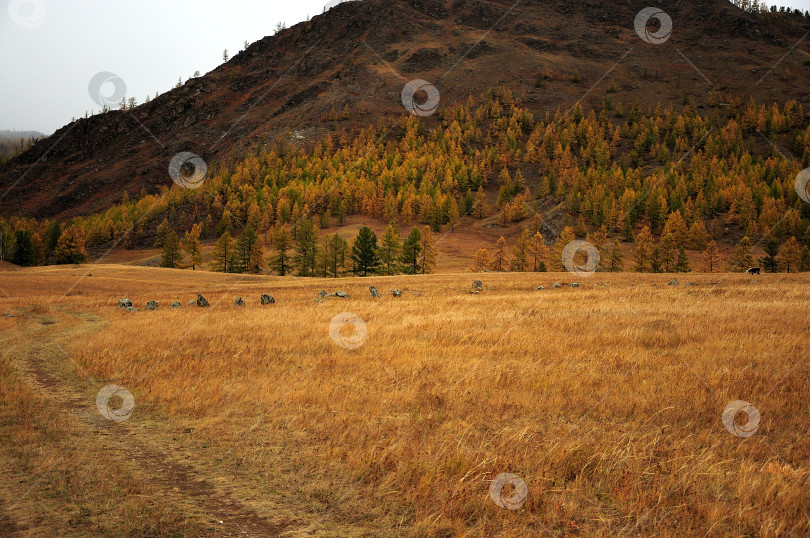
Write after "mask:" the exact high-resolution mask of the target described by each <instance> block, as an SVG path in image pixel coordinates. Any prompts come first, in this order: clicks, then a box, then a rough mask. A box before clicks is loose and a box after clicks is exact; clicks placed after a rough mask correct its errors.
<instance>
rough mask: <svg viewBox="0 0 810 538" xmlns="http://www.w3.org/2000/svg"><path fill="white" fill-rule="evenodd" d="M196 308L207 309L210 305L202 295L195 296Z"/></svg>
mask: <svg viewBox="0 0 810 538" xmlns="http://www.w3.org/2000/svg"><path fill="white" fill-rule="evenodd" d="M197 306H201V307H208V306H211V305H210V304H208V301H207V300H206V299H205V297H203V296H202V295H197Z"/></svg>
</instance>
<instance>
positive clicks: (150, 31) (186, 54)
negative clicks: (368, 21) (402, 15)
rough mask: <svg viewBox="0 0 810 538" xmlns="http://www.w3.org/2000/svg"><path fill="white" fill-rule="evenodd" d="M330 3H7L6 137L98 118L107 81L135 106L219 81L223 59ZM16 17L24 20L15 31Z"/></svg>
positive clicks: (0, 26) (0, 99)
mask: <svg viewBox="0 0 810 538" xmlns="http://www.w3.org/2000/svg"><path fill="white" fill-rule="evenodd" d="M327 3H328V0H298V1H296V2H281V1H278V0H271V1H268V0H264V1H259V0H230V1H228V2H224V1H221V0H219V1H213V0H194V1H191V0H171V1H170V2H165V1H158V0H138V1H132V0H128V1H120V0H119V1H114V2H111V1H103V0H70V1H63V0H44V1H39V0H25V1H20V0H0V6H2V8H0V50H2V51H3V58H2V60H0V81H2V83H0V129H14V130H36V131H42V132H44V133H46V134H51V133H52V132H53V131H55V130H56V129H58V128H60V127H62V126H63V125H65V124H66V123H68V122H70V120H71V118H72V117H74V116H75V117H79V116H84V113H85V111H90V110H91V109H95V110H98V109H99V108H100V107H99V105H97V104H96V103H95V102H93V100H92V99H91V98H90V95H89V93H88V90H87V86H88V83H89V82H90V79H91V78H92V77H93V76H94V75H95V74H96V73H98V72H100V71H109V72H112V73H115V74H116V75H118V76H119V77H121V79H123V80H124V82H125V83H126V86H127V97H135V98H136V99H137V100H138V102H139V103H141V102H143V101H144V99H145V98H146V96H147V94H148V95H150V96H154V95H155V92H156V91H159V92H160V93H165V92H166V91H168V90H170V89H171V88H172V87H173V86H174V85H175V84H176V83H177V79H178V77H182V79H183V82H185V81H186V80H187V79H188V78H189V77H191V76H192V75H193V73H194V71H200V73H201V74H205V73H206V72H208V71H211V70H212V69H214V68H215V67H217V66H218V65H220V64H221V63H222V52H223V50H224V49H228V52H229V55H231V56H233V55H234V54H235V53H237V52H239V51H240V50H241V49H242V48H243V46H244V42H245V40H247V41H248V42H251V43H252V42H254V41H257V40H259V39H261V38H263V37H265V36H268V35H272V34H273V33H274V30H275V27H276V24H278V23H279V22H285V23H286V24H287V26H292V25H293V24H296V23H298V22H301V21H304V20H306V19H307V16H310V17H313V16H315V15H318V14H320V13H322V12H323V8H324V5H325V4H327ZM17 6H20V9H16V8H17ZM38 6H44V10H42V9H41V8H39V7H38ZM12 11H13V12H15V13H19V12H21V15H20V16H18V17H17V21H15V20H14V19H13V18H12V16H11V13H10V12H12ZM20 21H21V22H22V24H23V25H26V24H27V25H29V26H33V27H32V28H26V27H24V26H20V25H19V24H18V22H20ZM110 93H112V92H110Z"/></svg>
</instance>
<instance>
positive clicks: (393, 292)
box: [391, 289, 402, 297]
mask: <svg viewBox="0 0 810 538" xmlns="http://www.w3.org/2000/svg"><path fill="white" fill-rule="evenodd" d="M391 295H393V296H394V297H401V296H402V290H396V289H394V290H391Z"/></svg>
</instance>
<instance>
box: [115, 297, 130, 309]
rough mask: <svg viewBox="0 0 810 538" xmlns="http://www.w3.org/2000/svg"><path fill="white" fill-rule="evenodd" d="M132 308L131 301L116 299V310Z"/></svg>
mask: <svg viewBox="0 0 810 538" xmlns="http://www.w3.org/2000/svg"><path fill="white" fill-rule="evenodd" d="M130 306H132V301H130V300H129V299H118V308H127V307H130Z"/></svg>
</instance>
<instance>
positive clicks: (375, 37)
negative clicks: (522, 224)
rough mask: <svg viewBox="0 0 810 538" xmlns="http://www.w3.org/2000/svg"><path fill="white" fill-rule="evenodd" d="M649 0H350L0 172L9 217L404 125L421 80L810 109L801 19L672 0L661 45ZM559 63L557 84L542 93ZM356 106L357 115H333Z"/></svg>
mask: <svg viewBox="0 0 810 538" xmlns="http://www.w3.org/2000/svg"><path fill="white" fill-rule="evenodd" d="M610 4H613V5H610ZM649 4H655V2H649V1H648V0H645V1H643V2H638V1H633V2H627V3H624V2H616V3H605V2H597V1H584V2H575V1H571V0H524V1H519V2H517V3H514V2H512V1H509V2H506V1H494V0H490V1H485V0H474V1H471V2H470V1H461V0H444V1H439V0H433V1H431V0H364V1H362V2H346V3H344V4H341V5H339V6H337V7H335V8H333V9H332V10H330V11H328V12H327V13H326V14H324V15H320V16H317V17H314V18H313V19H312V20H311V21H309V22H305V23H301V24H298V25H296V26H294V27H292V28H290V29H289V30H287V31H284V32H281V33H280V34H279V35H277V36H273V37H267V38H265V39H263V40H261V41H259V42H257V43H254V44H253V45H251V46H250V47H249V48H248V49H247V50H246V51H243V52H241V53H240V54H238V55H237V56H235V57H234V58H233V59H232V60H231V61H229V62H228V63H226V64H224V65H222V66H220V67H219V68H217V69H216V70H214V71H212V72H211V73H208V74H206V75H205V76H203V77H200V78H197V79H193V80H190V81H188V82H187V83H186V84H185V85H183V86H182V87H181V88H179V89H176V90H173V91H171V92H167V93H166V94H163V95H161V96H160V97H159V98H157V99H154V100H153V101H151V102H149V103H146V104H143V105H141V106H139V107H137V108H136V109H135V110H133V111H130V112H121V111H113V112H110V113H107V114H104V115H97V116H94V117H91V118H89V119H80V120H78V121H76V122H73V123H71V124H69V125H67V126H65V127H63V128H62V129H60V130H59V131H57V132H56V133H55V134H54V135H53V136H51V137H50V138H48V139H45V140H42V141H41V142H39V143H37V144H36V145H35V146H34V147H33V148H31V149H30V150H29V151H27V152H25V153H24V154H22V155H20V156H19V157H17V158H15V159H14V160H12V161H11V162H10V163H8V164H7V165H5V166H4V167H2V168H0V215H25V216H36V217H52V216H57V217H61V218H65V217H69V216H74V215H79V214H88V213H92V212H95V211H99V210H102V209H105V208H107V207H109V206H110V205H112V204H113V203H115V202H116V201H118V200H120V198H121V197H122V196H123V194H124V192H125V191H126V192H129V193H131V194H132V193H137V192H139V191H140V190H141V189H146V190H147V192H156V191H158V189H159V188H160V187H161V186H164V185H170V184H171V179H170V178H169V175H168V170H167V167H168V163H169V161H170V160H171V158H172V157H173V156H174V155H175V154H177V153H178V152H180V151H191V152H195V153H197V154H199V155H201V156H202V157H203V158H204V159H205V160H206V162H208V163H209V165H212V164H214V163H216V162H217V161H218V160H220V159H221V158H223V157H225V156H227V155H229V154H231V153H232V152H234V151H236V150H238V149H239V148H243V147H245V146H247V145H250V144H253V143H255V142H257V141H261V140H265V141H272V140H273V139H274V138H275V137H276V136H281V137H284V138H290V137H292V138H293V139H294V140H297V141H299V142H300V143H301V144H306V143H307V142H308V141H311V140H316V139H318V138H320V137H321V136H322V135H323V134H324V133H326V132H327V131H328V130H330V129H332V128H335V127H337V128H338V129H343V128H345V129H347V130H349V131H353V130H356V129H359V128H361V127H363V126H367V125H369V124H374V123H376V122H378V121H383V122H386V123H393V122H394V121H395V120H396V119H397V118H398V117H399V116H400V115H401V114H403V113H404V112H405V109H404V108H403V106H402V104H401V102H400V92H401V90H402V87H403V85H404V84H405V83H406V82H408V81H409V80H411V79H415V78H423V79H425V80H428V81H430V82H432V83H434V84H435V85H436V86H437V88H438V89H439V90H440V91H441V99H442V103H443V104H448V103H453V102H454V101H457V100H459V99H464V98H466V97H467V96H468V95H470V94H474V95H477V94H480V93H481V92H483V91H485V90H486V89H488V88H490V87H493V86H496V85H499V84H507V85H510V86H512V87H513V88H514V90H515V91H516V93H518V94H519V95H524V96H525V98H526V101H525V103H526V105H527V106H528V107H529V108H530V109H532V110H534V111H536V112H540V113H543V112H545V111H546V110H552V111H553V110H554V109H556V108H557V107H560V108H562V109H563V110H565V109H567V108H569V107H570V106H572V105H573V104H575V103H576V102H578V101H580V100H581V101H582V103H583V105H585V106H598V105H599V103H600V102H601V100H602V98H603V95H604V92H605V90H606V89H607V87H608V84H610V83H611V81H614V82H615V89H616V93H615V94H613V95H611V98H612V99H613V100H614V101H619V100H620V101H623V102H629V101H633V100H639V101H640V102H642V103H643V104H648V105H649V104H655V103H658V102H661V103H662V104H665V105H666V104H677V103H679V102H680V101H681V99H682V98H683V96H684V94H687V95H689V96H690V97H692V99H693V100H694V101H695V102H696V103H698V104H700V103H706V102H707V101H708V96H709V91H710V90H711V89H712V88H714V89H716V90H718V91H720V92H721V93H730V94H735V95H739V96H741V97H742V98H743V99H747V98H748V96H754V97H755V98H757V99H759V100H763V101H764V100H769V101H770V100H775V101H780V102H781V101H785V100H787V99H796V100H798V101H799V102H800V103H802V104H804V105H807V104H808V93H807V90H806V88H807V87H808V82H810V69H808V67H806V66H805V65H804V60H805V55H806V53H804V52H803V50H802V48H803V47H804V46H805V45H806V44H805V42H804V41H802V42H801V44H800V45H799V46H798V47H797V49H796V50H794V51H793V52H791V53H790V54H788V56H787V57H785V58H784V59H783V60H782V61H781V62H780V61H779V60H780V58H781V57H782V56H783V55H784V54H785V53H787V52H788V51H789V50H790V49H791V47H793V46H794V45H795V44H796V43H797V42H798V41H799V39H800V38H801V37H802V35H803V34H804V32H805V31H806V30H805V28H802V27H800V23H796V24H785V23H784V22H779V23H777V24H772V23H769V22H766V21H762V20H757V19H755V18H753V17H752V16H750V15H748V14H746V13H743V12H742V11H740V10H738V9H737V8H735V7H734V6H733V5H731V4H730V3H728V2H726V1H725V0H696V1H689V2H680V3H679V4H678V5H677V6H676V7H671V6H667V5H664V4H663V3H662V4H661V5H662V9H664V10H666V11H667V12H668V13H669V15H670V16H671V17H672V19H673V24H674V31H673V34H672V37H671V38H670V39H669V41H667V42H666V43H664V44H661V45H652V44H647V43H644V42H643V41H642V40H640V39H639V37H638V36H637V35H636V34H635V31H634V28H633V21H634V18H635V16H636V14H637V13H638V12H639V10H640V9H641V8H643V7H646V6H647V5H649ZM805 24H806V23H805ZM690 63H691V65H690ZM777 63H778V66H777V67H776V68H775V69H774V70H773V71H772V72H770V73H768V72H769V70H770V69H771V68H772V67H773V66H774V65H776V64H777ZM546 69H548V70H549V71H548V73H550V74H551V80H550V81H547V82H544V83H543V85H542V87H536V80H537V75H538V73H540V72H542V71H544V70H546ZM575 71H578V72H579V73H580V74H581V78H582V80H581V81H580V82H574V81H573V80H572V78H573V77H572V75H573V73H574V72H575ZM766 73H768V75H767V77H766V78H765V79H764V81H763V82H762V83H759V84H757V81H758V80H759V79H760V78H761V77H762V76H763V75H766ZM606 74H607V76H605V75H606ZM603 77H604V78H603ZM346 106H348V111H349V114H348V118H347V119H338V120H336V121H332V120H330V121H324V119H323V118H324V117H325V116H327V115H328V114H329V112H330V111H331V110H332V109H334V110H335V111H337V112H342V111H343V110H344V108H345V107H346ZM428 121H435V118H430V119H429V120H428Z"/></svg>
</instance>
